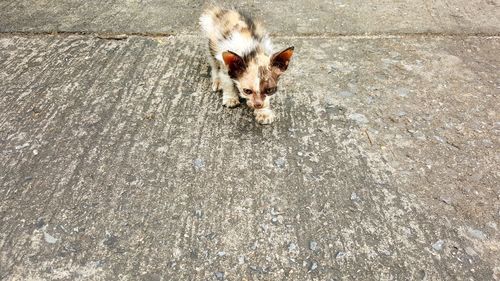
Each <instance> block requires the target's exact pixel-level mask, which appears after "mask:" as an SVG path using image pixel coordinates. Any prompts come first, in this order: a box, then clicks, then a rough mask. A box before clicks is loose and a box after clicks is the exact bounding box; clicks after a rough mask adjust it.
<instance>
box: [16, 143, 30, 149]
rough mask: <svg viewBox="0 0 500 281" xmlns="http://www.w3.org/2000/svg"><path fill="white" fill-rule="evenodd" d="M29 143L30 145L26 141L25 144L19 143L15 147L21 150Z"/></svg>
mask: <svg viewBox="0 0 500 281" xmlns="http://www.w3.org/2000/svg"><path fill="white" fill-rule="evenodd" d="M29 145H30V144H29V143H25V144H23V145H17V146H16V147H15V148H16V150H21V149H23V148H25V147H28V146H29Z"/></svg>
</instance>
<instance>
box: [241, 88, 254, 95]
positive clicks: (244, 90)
mask: <svg viewBox="0 0 500 281" xmlns="http://www.w3.org/2000/svg"><path fill="white" fill-rule="evenodd" d="M243 93H244V94H245V95H251V94H252V93H253V91H252V90H250V89H243Z"/></svg>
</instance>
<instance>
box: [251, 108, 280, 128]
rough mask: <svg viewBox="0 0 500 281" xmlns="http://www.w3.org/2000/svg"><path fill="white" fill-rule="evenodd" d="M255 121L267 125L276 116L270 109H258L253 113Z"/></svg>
mask: <svg viewBox="0 0 500 281" xmlns="http://www.w3.org/2000/svg"><path fill="white" fill-rule="evenodd" d="M254 114H255V120H256V121H257V122H258V123H259V124H262V125H268V124H271V123H273V122H274V119H275V118H276V116H275V115H274V112H273V111H272V110H271V109H259V110H255V111H254Z"/></svg>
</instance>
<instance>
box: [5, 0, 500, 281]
mask: <svg viewBox="0 0 500 281" xmlns="http://www.w3.org/2000/svg"><path fill="white" fill-rule="evenodd" d="M31 2H36V4H33V3H31ZM334 2H335V3H334V4H329V5H326V4H327V3H326V2H323V1H312V2H311V5H312V4H317V5H319V6H321V5H323V6H322V7H325V8H324V9H322V10H319V11H318V10H315V11H313V10H307V9H297V11H295V10H294V9H292V7H291V6H286V7H287V8H286V9H285V11H286V12H284V13H286V14H288V15H290V17H289V18H288V19H287V20H286V21H278V17H277V16H274V17H273V16H271V14H268V15H269V19H268V20H269V22H271V23H275V24H273V25H271V28H272V30H274V31H276V32H277V33H280V35H279V36H276V37H275V39H274V41H275V43H276V45H278V47H284V46H288V45H294V46H295V47H296V56H295V57H294V59H293V62H292V66H291V68H290V69H289V72H288V73H287V75H286V76H285V77H284V79H283V81H282V82H281V91H280V93H279V94H278V96H277V97H276V99H275V100H274V108H275V109H276V113H277V116H278V120H277V121H276V122H275V123H273V124H272V125H269V126H261V125H258V124H256V123H255V121H254V120H253V117H252V115H251V112H250V111H249V110H248V109H246V108H245V107H238V108H236V109H227V108H224V107H222V105H221V96H220V94H215V93H210V92H209V81H210V78H209V68H208V64H207V62H206V60H205V58H204V54H205V52H204V51H205V50H204V49H203V47H204V41H203V40H202V39H201V38H200V36H198V35H197V34H195V33H192V32H193V31H194V28H195V21H194V18H195V16H196V15H197V14H199V10H200V9H201V7H202V6H203V5H202V4H203V3H201V4H199V3H197V4H187V2H186V5H184V4H181V3H183V2H172V3H171V4H172V5H173V7H179V6H182V7H181V8H179V9H172V10H169V11H168V10H165V12H163V10H161V9H154V7H157V6H158V5H161V2H159V1H150V2H149V1H146V2H142V1H136V2H132V1H125V2H124V3H121V2H116V1H115V2H111V3H113V4H112V5H113V6H112V8H106V9H104V10H103V11H102V13H103V14H105V13H108V12H110V11H111V10H112V9H117V10H120V11H121V12H120V13H122V14H121V15H122V16H121V17H119V18H120V20H119V21H120V22H117V21H114V20H110V21H109V23H107V22H106V21H105V20H103V19H104V18H103V17H101V15H99V16H95V17H94V16H89V15H88V14H86V13H87V11H86V10H87V9H89V10H90V11H89V12H88V13H89V14H91V13H92V11H93V10H92V9H95V10H98V8H97V7H99V6H97V4H95V5H94V3H92V4H90V3H91V2H85V3H88V4H80V2H70V1H65V2H60V3H57V4H54V3H51V2H48V1H47V2H43V1H41V2H39V1H19V2H18V1H16V2H13V1H11V2H7V1H4V2H2V3H1V4H0V5H3V8H5V7H10V8H11V10H6V9H0V14H2V15H4V16H2V17H0V29H1V31H3V32H4V33H3V34H2V35H0V93H1V95H0V279H2V280H3V279H5V280H498V279H500V262H499V260H498V256H499V255H500V252H499V247H500V242H499V241H500V240H499V238H500V237H499V234H498V227H499V226H498V224H499V223H500V200H499V199H500V189H499V184H498V183H499V170H498V166H499V162H500V161H499V160H500V155H499V152H500V149H499V148H500V144H499V140H500V139H499V135H500V120H499V117H498V112H499V109H500V108H499V107H500V105H499V101H498V95H499V92H500V79H499V76H498V73H499V69H498V68H499V67H500V59H499V58H500V51H499V50H500V37H498V36H497V35H495V34H498V18H496V17H486V16H485V15H488V13H490V14H489V15H494V14H495V13H497V12H498V3H497V2H495V1H477V2H473V3H472V4H470V5H469V4H467V5H466V4H463V5H462V4H457V7H458V10H460V11H468V13H469V15H470V19H469V22H463V25H464V26H467V27H466V28H463V29H461V28H459V27H460V26H459V25H457V26H455V27H453V26H452V25H446V24H443V25H440V26H438V27H436V28H440V29H439V30H437V29H436V30H435V31H436V32H444V33H443V34H434V35H416V34H415V33H420V31H423V30H426V29H427V28H428V26H427V25H426V24H427V23H424V21H420V20H422V18H425V16H426V14H424V15H422V18H419V17H418V15H419V11H417V10H415V9H407V11H408V13H410V14H411V15H412V16H409V17H408V20H411V21H412V23H411V24H408V26H410V27H411V30H410V31H408V34H406V33H407V32H406V30H405V29H404V28H403V27H401V26H394V28H395V30H396V29H397V30H398V31H397V32H395V34H399V35H390V34H387V33H391V30H388V29H387V28H388V27H389V23H390V22H395V21H397V18H394V16H397V13H396V12H395V11H396V10H397V9H396V8H397V7H400V6H398V5H401V6H404V7H408V6H407V5H406V4H408V3H413V4H411V5H418V3H419V2H418V1H416V2H408V3H406V2H404V3H406V4H402V3H403V2H398V3H399V4H398V3H396V4H390V3H389V2H383V3H385V4H379V5H378V6H376V7H375V8H373V9H368V8H363V7H368V6H363V7H362V8H360V9H359V11H357V12H355V10H354V8H353V7H355V4H356V3H354V2H349V4H348V3H347V1H345V2H346V4H342V2H344V1H334ZM420 2H422V3H424V4H428V5H427V6H432V5H437V4H436V3H439V2H432V3H433V4H429V3H430V1H428V2H429V3H427V1H420ZM72 3H73V4H74V3H79V4H78V7H79V8H78V9H75V10H71V9H69V10H68V12H67V13H66V15H71V16H68V17H67V18H64V19H63V18H60V14H62V13H63V12H62V11H63V10H64V9H65V8H66V7H67V6H66V5H73V4H72ZM81 3H83V2H81ZM252 3H253V6H251V8H250V10H252V9H253V11H254V12H255V13H262V14H266V13H270V11H266V10H265V9H264V8H263V7H262V6H260V3H258V2H252ZM286 3H288V2H286ZM300 3H302V2H300ZM378 3H382V2H378ZM463 3H465V2H463ZM31 4H33V5H31ZM282 4H283V2H280V1H274V2H271V3H268V2H266V4H263V5H269V6H270V7H281V6H283V5H282ZM9 5H10V6H9ZM23 5H24V6H23ZM30 5H31V6H30ZM86 5H87V6H86ZM102 5H111V4H102ZM133 5H136V6H137V5H143V6H141V7H144V10H145V11H148V9H151V10H157V13H151V14H150V15H149V17H148V21H141V22H142V23H143V24H144V25H141V26H140V27H138V28H137V29H127V28H124V27H123V26H122V25H121V24H122V23H125V22H126V19H128V21H129V22H132V23H134V21H136V20H137V21H138V22H139V21H140V20H138V19H140V17H139V16H138V17H134V16H129V15H130V13H132V12H133V11H135V10H134V9H135V8H130V7H131V6H133ZM155 5H156V6H155ZM175 5H179V6H175ZM183 5H184V6H183ZM189 5H193V6H192V7H191V6H189ZM297 5H305V4H297ZM342 5H346V7H348V8H349V9H347V11H349V15H350V16H349V17H347V16H344V17H343V16H339V18H337V19H335V20H334V21H332V22H330V21H329V19H327V18H326V12H325V10H328V9H332V11H337V9H340V7H341V6H342ZM20 7H24V8H20ZM27 7H30V8H27ZM134 7H135V6H134ZM162 7H165V6H162ZM299 7H302V6H299ZM473 7H474V9H473ZM492 7H493V8H492ZM16 9H17V10H16ZM385 10H387V11H388V13H387V16H388V18H390V17H391V16H393V17H392V18H391V20H390V21H387V22H382V23H380V25H378V26H377V25H371V26H369V27H368V25H367V26H363V25H359V22H358V25H352V26H349V27H348V28H351V29H349V32H348V33H349V34H346V35H345V36H341V37H338V36H332V35H331V34H330V35H329V34H328V32H332V33H337V30H338V28H339V26H338V24H339V23H344V24H347V25H348V24H349V19H350V18H354V17H356V16H359V15H360V14H363V13H365V14H366V15H367V18H369V19H370V20H372V21H373V22H375V20H374V17H376V16H377V15H379V14H380V13H384V11H385ZM28 11H29V13H28ZM471 11H476V13H474V12H471ZM479 11H486V12H484V13H483V12H479ZM323 12H325V14H322V13H323ZM435 12H436V13H438V14H440V15H447V14H449V13H451V11H450V9H447V8H444V7H443V8H440V9H438V8H435ZM174 13H176V15H179V21H173V20H172V17H160V16H162V15H163V14H167V15H171V16H172V15H173V14H174ZM302 13H304V14H302ZM315 13H316V14H315ZM146 14H147V13H144V14H141V16H143V17H145V15H146ZM305 14H310V15H311V17H312V15H315V17H316V18H317V19H318V21H319V23H321V25H316V24H313V25H311V26H310V28H311V29H304V30H301V29H300V28H299V27H300V26H303V24H304V22H307V21H305V20H304V19H303V18H302V17H305V16H304V15H305ZM351 14H352V15H351ZM48 15H51V16H50V17H49V16H48ZM76 15H78V16H76ZM123 15H126V16H123ZM183 15H186V18H185V20H186V21H185V22H183V19H184V18H183ZM122 17H123V18H122ZM164 18H169V19H168V20H166V23H165V24H160V23H161V22H162V20H164ZM29 19H32V20H29ZM417 19H418V20H417ZM441 20H442V22H443V23H446V22H447V20H446V17H442V18H441ZM386 24H387V25H386ZM401 24H402V23H401ZM130 26H133V24H131V25H130ZM429 26H430V25H429ZM445 27H446V28H445ZM281 28H283V30H285V31H290V34H289V35H287V34H286V32H280V29H281ZM313 28H314V29H315V30H312V29H313ZM319 28H325V30H324V31H323V30H319ZM448 30H451V31H449V33H450V34H454V35H453V36H450V35H449V34H447V33H446V32H447V31H448ZM26 31H30V33H23V32H26ZM46 31H72V32H83V33H85V34H88V33H92V32H99V33H100V32H104V33H105V32H110V31H112V32H117V33H125V34H126V33H129V32H140V33H155V32H164V31H167V32H172V33H175V34H176V35H174V36H157V37H154V36H133V35H127V38H125V39H124V40H107V39H102V38H97V37H95V36H93V35H90V34H89V35H75V34H74V35H68V34H65V35H43V34H36V35H34V34H33V32H35V33H37V32H38V33H43V32H46ZM9 32H15V33H9ZM316 32H319V33H321V34H320V35H319V36H313V35H311V34H312V33H316ZM364 32H368V33H376V34H379V35H377V36H359V35H355V34H360V33H364ZM308 33H311V34H308ZM459 33H463V34H462V35H460V36H457V35H456V34H459ZM472 33H474V35H472ZM350 34H352V35H350ZM492 34H493V35H492Z"/></svg>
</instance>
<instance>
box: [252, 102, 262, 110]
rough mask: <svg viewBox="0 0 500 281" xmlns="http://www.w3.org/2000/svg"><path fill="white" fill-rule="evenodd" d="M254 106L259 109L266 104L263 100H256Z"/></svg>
mask: <svg viewBox="0 0 500 281" xmlns="http://www.w3.org/2000/svg"><path fill="white" fill-rule="evenodd" d="M253 106H254V107H255V108H257V109H261V108H262V107H263V106H264V104H263V103H262V102H261V101H256V102H255V103H254V104H253Z"/></svg>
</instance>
